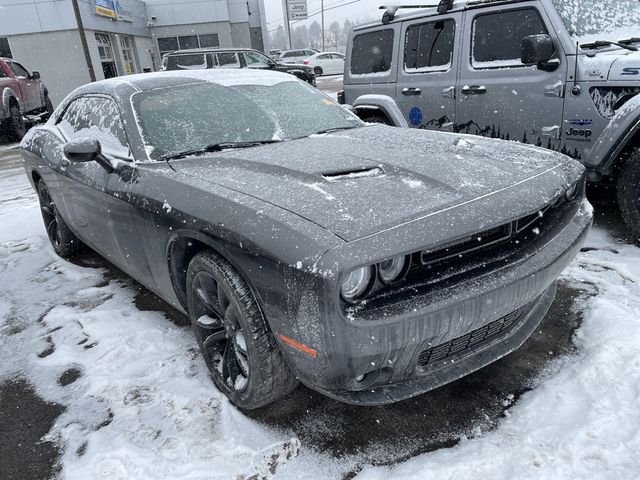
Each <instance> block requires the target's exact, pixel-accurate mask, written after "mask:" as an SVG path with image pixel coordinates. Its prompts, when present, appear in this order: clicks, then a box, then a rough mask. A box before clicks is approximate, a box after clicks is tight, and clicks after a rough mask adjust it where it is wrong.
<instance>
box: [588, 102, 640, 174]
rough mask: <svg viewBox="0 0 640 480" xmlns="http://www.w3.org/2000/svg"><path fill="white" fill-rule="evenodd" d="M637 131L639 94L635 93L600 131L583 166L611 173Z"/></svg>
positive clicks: (639, 106) (639, 117)
mask: <svg viewBox="0 0 640 480" xmlns="http://www.w3.org/2000/svg"><path fill="white" fill-rule="evenodd" d="M639 131H640V95H636V96H635V97H633V98H632V99H631V100H629V101H628V102H627V103H625V104H624V105H623V106H622V107H621V108H620V109H619V110H618V111H617V112H616V114H615V115H614V116H613V118H612V119H611V121H610V122H609V124H608V125H607V127H606V128H605V129H604V130H603V131H602V133H601V134H600V137H599V138H598V140H597V142H596V144H595V145H594V147H593V148H592V149H591V152H590V154H589V157H588V158H586V159H585V160H584V164H585V166H587V167H588V168H591V169H594V170H597V171H598V172H599V173H602V174H603V175H609V174H611V170H612V168H613V165H614V162H615V161H616V159H617V158H618V156H619V155H620V153H621V152H622V150H624V148H625V147H626V146H627V145H628V144H629V142H630V141H631V140H632V139H633V137H634V136H635V135H636V133H638V132H639Z"/></svg>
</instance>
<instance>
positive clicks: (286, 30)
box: [282, 0, 293, 50]
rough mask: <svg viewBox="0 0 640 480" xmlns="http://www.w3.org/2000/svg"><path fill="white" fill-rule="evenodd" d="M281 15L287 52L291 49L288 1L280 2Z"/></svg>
mask: <svg viewBox="0 0 640 480" xmlns="http://www.w3.org/2000/svg"><path fill="white" fill-rule="evenodd" d="M282 15H283V16H284V36H285V39H286V41H287V45H288V46H289V50H291V49H292V48H293V47H292V46H291V25H289V1H288V0H282Z"/></svg>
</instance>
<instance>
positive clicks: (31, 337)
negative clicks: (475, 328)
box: [0, 147, 640, 480]
mask: <svg viewBox="0 0 640 480" xmlns="http://www.w3.org/2000/svg"><path fill="white" fill-rule="evenodd" d="M0 148H3V147H0ZM4 155H5V156H6V149H5V152H4ZM4 158H5V157H3V153H2V152H0V164H1V163H2V162H3V161H4ZM0 225H1V228H0V278H1V281H0V345H1V346H0V383H2V381H4V380H6V379H8V378H13V377H16V376H21V377H24V378H26V379H27V380H28V381H29V382H30V383H31V384H33V385H34V388H35V390H36V392H37V393H38V395H40V396H41V397H43V398H44V399H46V400H48V401H52V402H56V403H59V404H62V405H64V406H66V411H65V412H64V413H63V414H62V415H61V416H60V417H59V418H58V420H57V421H56V423H55V425H54V427H53V429H52V430H51V431H50V432H49V434H48V436H47V438H48V439H52V440H54V441H55V442H58V443H59V444H60V445H61V446H62V450H63V452H64V453H63V455H62V459H61V463H62V470H61V475H62V477H63V478H65V479H83V480H84V479H87V478H108V479H125V478H127V479H148V478H153V479H158V480H159V479H165V478H166V479H175V478H181V479H182V478H187V479H205V478H206V479H212V478H214V479H218V478H220V479H238V480H239V479H249V478H256V479H257V478H260V479H262V478H282V479H301V478H305V479H333V478H336V479H340V478H345V475H347V474H348V477H347V478H354V476H355V478H357V479H359V480H360V479H387V478H394V479H395V478H398V479H413V478H416V479H418V478H419V479H432V478H433V479H446V478H456V479H457V480H459V479H465V478H469V479H478V478H492V479H513V478H518V479H521V478H546V479H554V480H555V479H575V478H598V479H603V478H604V479H608V478H611V479H615V480H620V479H632V478H637V477H638V473H639V472H640V456H639V454H640V408H639V407H638V405H639V404H640V249H638V248H636V247H634V246H631V245H627V244H624V243H623V242H621V241H619V240H616V239H614V238H612V237H611V236H610V235H609V234H607V233H606V232H605V231H604V230H601V229H595V230H594V231H593V232H592V234H591V235H590V237H589V239H588V245H587V246H588V247H589V248H588V249H586V251H585V252H583V253H581V254H580V255H579V257H578V258H577V259H576V261H575V262H574V263H573V264H572V265H571V266H570V268H569V269H568V270H567V271H566V272H565V273H564V275H563V282H564V283H565V284H566V285H569V286H573V287H575V288H576V290H581V291H586V292H587V293H586V294H584V295H583V296H581V297H580V299H579V300H578V301H577V302H576V303H575V305H574V309H575V312H574V313H575V316H576V317H578V316H582V317H583V321H582V323H581V325H580V327H579V328H578V330H577V331H576V333H575V335H574V338H573V342H574V344H575V346H576V349H575V351H574V352H573V353H569V354H565V355H563V356H560V357H557V358H555V359H554V360H551V361H549V362H548V363H547V364H546V366H545V368H544V369H542V371H541V373H539V374H538V376H537V378H536V379H535V380H534V382H533V385H532V386H533V388H532V389H531V390H530V391H528V392H526V393H524V394H523V395H522V396H520V397H517V398H515V399H514V398H513V397H512V395H510V394H509V395H507V394H506V392H505V398H504V406H500V410H501V412H502V411H504V416H502V417H501V418H500V419H499V420H498V421H497V424H495V425H492V427H493V428H488V427H485V426H484V423H483V422H481V421H478V423H477V425H476V426H472V428H470V429H467V430H466V431H465V432H463V433H461V434H460V437H461V440H460V441H459V442H458V443H457V445H455V446H453V447H450V448H441V449H438V450H435V451H432V452H430V453H426V454H423V455H420V456H417V457H414V458H411V459H409V460H406V461H403V462H401V463H395V464H394V465H393V466H391V467H383V466H371V463H372V462H371V461H363V458H367V459H369V460H370V459H371V458H375V457H376V455H378V453H377V452H376V451H371V450H370V451H366V452H364V451H360V452H351V453H349V454H345V455H338V456H336V455H333V454H332V453H331V452H332V449H331V448H330V447H326V445H325V447H326V448H319V447H318V445H320V444H321V443H322V442H310V441H309V440H308V439H307V438H306V437H304V436H303V435H296V433H295V432H296V431H298V432H300V431H301V430H300V428H298V429H297V430H296V429H293V428H288V425H287V424H286V421H284V422H283V421H280V422H274V423H269V422H267V421H264V419H261V418H260V417H259V416H253V418H252V417H250V416H246V415H243V414H242V413H240V412H239V411H238V410H236V409H235V408H234V407H233V406H231V405H230V403H229V402H228V401H227V400H226V399H225V398H224V397H223V396H222V395H221V394H219V393H218V392H217V391H216V390H215V388H214V387H213V385H212V382H211V381H210V379H209V378H208V376H207V372H206V369H205V366H204V364H203V362H202V361H201V359H200V356H199V353H198V352H197V348H196V344H195V341H194V339H193V337H192V334H191V332H190V329H189V328H188V327H186V326H183V325H180V324H179V323H175V322H172V321H170V319H169V318H168V317H167V315H165V314H163V313H161V312H154V311H145V310H143V309H141V308H139V307H138V306H137V305H136V296H137V294H138V291H139V289H138V287H137V286H136V285H135V284H134V283H133V282H132V281H130V280H127V279H125V278H124V277H122V276H120V275H118V274H117V273H114V272H113V271H112V270H111V269H108V268H105V267H99V266H95V262H93V264H91V263H85V264H84V265H75V264H71V263H69V262H66V261H63V260H61V259H59V258H57V257H56V256H55V255H54V253H53V251H52V250H51V248H50V246H49V244H48V241H47V239H46V236H45V232H44V228H43V226H42V221H41V218H40V214H39V210H38V206H37V200H36V197H35V195H34V193H33V192H32V191H31V188H30V187H29V185H28V183H27V180H26V178H25V176H24V173H23V171H22V170H21V168H20V167H19V166H15V167H6V166H5V167H4V168H3V167H2V166H1V165H0ZM509 358H511V357H508V358H507V359H506V360H505V361H509ZM78 375H79V377H78V378H77V379H75V377H77V376H78ZM74 379H75V381H73V380H74ZM476 388H477V391H469V390H467V391H465V392H464V395H466V396H468V397H470V398H471V402H472V403H471V405H472V406H473V400H474V398H475V397H476V396H478V397H479V396H480V395H481V392H480V390H481V389H482V388H481V387H480V386H478V387H476ZM428 395H432V396H434V397H435V398H437V393H435V394H428ZM402 405H404V406H403V407H397V408H395V410H390V409H386V410H385V409H384V408H380V409H360V410H358V409H354V407H349V406H342V405H341V404H337V403H333V406H332V408H333V411H334V412H336V411H340V410H342V409H343V410H345V411H347V410H349V411H351V412H354V411H355V412H361V413H360V414H358V413H356V414H355V415H352V416H351V417H348V418H349V420H348V421H349V422H353V423H354V424H355V423H357V422H359V421H362V422H367V423H374V422H376V421H377V422H378V423H379V422H380V420H382V421H383V423H384V421H385V419H384V416H385V415H391V413H390V412H392V411H393V412H394V415H397V418H398V419H399V421H400V422H401V419H402V408H406V409H410V408H412V406H413V405H415V404H414V403H406V404H402ZM472 408H473V407H472ZM372 412H373V413H372ZM444 412H445V413H446V410H444ZM408 413H409V411H408V410H407V414H408ZM412 414H415V412H413V413H412ZM431 414H432V412H424V415H425V416H427V415H431ZM439 414H440V415H442V412H439ZM376 415H377V416H378V418H379V420H375V418H376ZM267 417H268V415H266V417H263V418H267ZM300 421H301V422H302V423H303V429H307V430H310V429H316V431H319V432H322V427H323V425H321V424H324V425H325V427H326V426H327V425H328V427H327V428H330V429H332V430H333V432H334V434H335V431H344V432H354V431H357V429H356V428H354V425H352V424H347V423H346V422H347V421H346V420H344V419H341V421H336V418H335V417H334V418H328V416H327V417H314V416H313V414H312V413H311V414H309V415H308V417H305V416H304V415H302V420H300ZM332 422H333V423H332ZM334 437H339V435H334ZM398 438H401V436H400V437H398V436H396V437H394V438H392V439H391V438H390V439H389V442H388V445H385V444H384V439H383V440H382V443H380V442H377V443H375V446H374V447H371V448H372V449H378V450H380V452H382V450H384V449H394V448H398V446H399V445H398V444H399V443H402V441H401V440H400V441H399V440H398ZM343 440H344V441H349V439H343ZM429 440H431V439H429ZM413 441H414V442H415V439H413ZM426 441H427V439H425V442H426ZM453 443H455V442H453ZM380 457H384V455H383V454H382V453H380ZM349 472H351V473H349Z"/></svg>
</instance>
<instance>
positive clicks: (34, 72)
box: [30, 70, 40, 80]
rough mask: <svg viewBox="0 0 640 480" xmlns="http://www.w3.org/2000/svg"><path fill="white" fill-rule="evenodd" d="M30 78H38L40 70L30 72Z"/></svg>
mask: <svg viewBox="0 0 640 480" xmlns="http://www.w3.org/2000/svg"><path fill="white" fill-rule="evenodd" d="M30 78H31V80H40V72H36V71H35V70H34V71H33V72H31V76H30Z"/></svg>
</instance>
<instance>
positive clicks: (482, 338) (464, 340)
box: [418, 304, 531, 367]
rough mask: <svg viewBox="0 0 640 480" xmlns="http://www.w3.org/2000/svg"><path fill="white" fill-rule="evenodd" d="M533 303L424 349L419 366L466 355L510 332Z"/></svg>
mask: <svg viewBox="0 0 640 480" xmlns="http://www.w3.org/2000/svg"><path fill="white" fill-rule="evenodd" d="M530 305H531V304H529V305H525V306H523V307H520V308H519V309H517V310H514V311H513V312H511V313H509V314H508V315H505V316H504V317H502V318H499V319H498V320H496V321H494V322H491V323H489V324H487V325H485V326H484V327H482V328H478V329H477V330H474V331H472V332H469V333H467V334H466V335H463V336H461V337H458V338H454V339H453V340H451V341H449V342H447V343H443V344H441V345H438V346H437V347H433V348H429V349H428V350H424V351H423V352H422V353H421V354H420V356H419V357H418V366H419V367H429V366H432V365H434V364H436V363H438V362H442V361H445V360H448V359H449V358H452V357H454V356H460V355H462V356H464V355H468V354H469V353H471V352H473V351H474V350H476V349H477V348H478V347H480V346H482V345H484V344H486V343H489V342H490V341H491V340H493V339H495V338H497V337H499V336H501V335H502V334H503V333H505V332H508V331H509V330H511V329H512V327H513V326H514V325H515V324H516V323H517V322H518V320H520V319H521V318H522V316H523V315H524V314H525V313H526V312H527V310H528V309H529V307H530Z"/></svg>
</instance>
